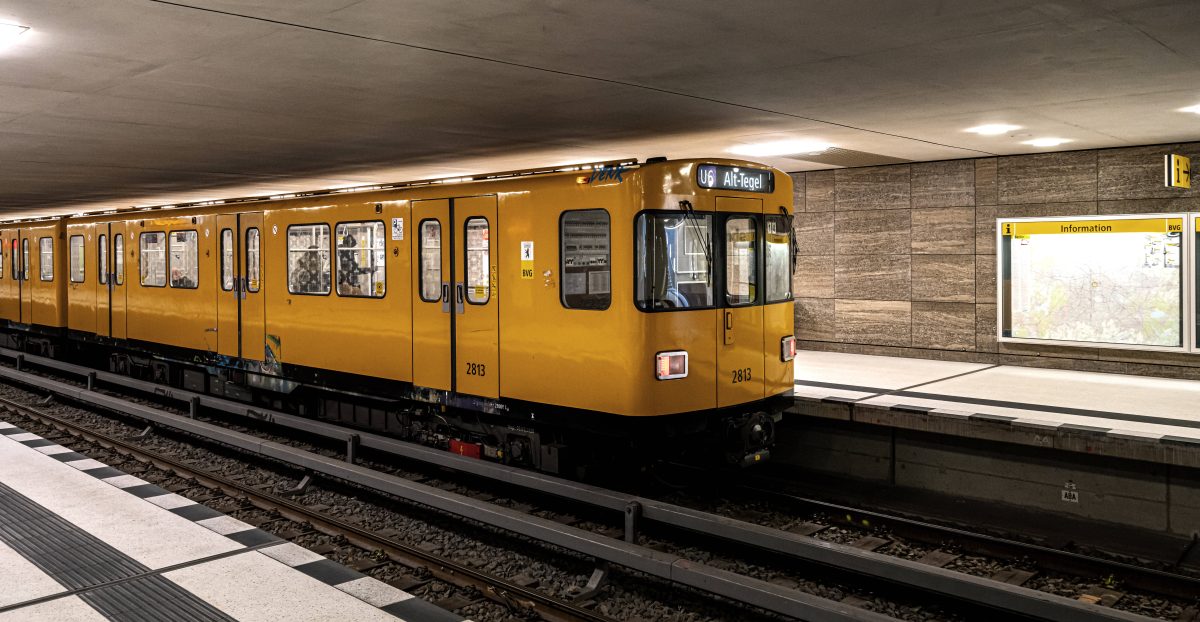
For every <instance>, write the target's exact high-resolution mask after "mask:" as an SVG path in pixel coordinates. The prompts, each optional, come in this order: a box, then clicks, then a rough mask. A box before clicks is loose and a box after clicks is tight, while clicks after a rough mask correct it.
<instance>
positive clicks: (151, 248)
mask: <svg viewBox="0 0 1200 622" xmlns="http://www.w3.org/2000/svg"><path fill="white" fill-rule="evenodd" d="M138 242H139V243H140V244H141V246H142V249H141V266H142V274H141V279H142V285H143V286H144V287H166V285H167V234H165V233H163V232H162V231H148V232H145V233H143V234H142V235H141V236H139V238H138Z"/></svg>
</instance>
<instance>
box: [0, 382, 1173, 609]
mask: <svg viewBox="0 0 1200 622" xmlns="http://www.w3.org/2000/svg"><path fill="white" fill-rule="evenodd" d="M11 371H12V370H9V369H4V370H3V372H4V373H3V374H0V375H5V376H7V377H8V378H9V379H10V380H17V381H18V382H23V383H24V384H27V385H32V386H36V387H39V388H40V389H43V390H50V391H52V392H54V393H57V394H59V395H63V396H65V397H67V398H69V399H72V400H75V401H77V402H80V403H86V404H91V405H92V406H99V407H101V408H105V409H108V410H112V411H115V412H118V413H121V414H122V415H124V416H132V417H135V418H139V419H142V420H145V421H151V422H155V423H156V424H158V425H163V426H166V427H171V428H174V429H177V430H180V431H183V432H185V433H188V434H196V435H201V436H206V437H208V438H210V439H212V440H215V441H216V442H219V443H222V444H224V445H227V446H233V447H237V448H239V449H242V450H244V451H248V452H250V453H254V454H257V455H260V456H263V457H267V458H271V459H274V460H281V461H283V462H286V463H289V464H291V465H292V466H295V467H298V468H304V469H309V470H310V471H313V472H316V473H321V474H324V475H326V476H328V477H331V478H335V479H341V480H344V481H348V482H353V483H355V484H357V485H361V486H366V487H368V488H372V489H375V490H378V491H380V492H383V493H386V494H394V495H397V496H400V497H403V498H406V499H409V500H411V501H415V502H418V503H424V504H427V505H430V506H431V507H435V508H437V509H440V510H442V511H447V512H450V513H452V514H458V515H460V516H469V517H470V518H471V519H472V520H475V521H480V522H483V523H486V524H489V525H493V526H495V527H498V528H501V529H505V530H508V531H512V532H514V533H518V534H521V535H524V536H526V537H531V538H534V539H537V540H541V541H542V542H546V543H549V544H552V545H556V546H560V547H564V548H568V549H571V550H573V551H576V552H577V553H581V554H583V555H589V556H592V557H595V558H596V559H597V560H599V561H601V562H609V563H612V564H614V565H618V566H624V567H626V568H631V569H634V570H636V571H640V572H645V573H647V574H650V575H652V576H658V577H660V578H662V579H666V580H669V581H672V582H675V583H678V584H680V585H686V586H689V587H691V588H695V589H700V590H703V591H708V592H710V593H712V594H715V595H718V596H721V597H723V598H726V599H729V600H734V601H739V602H745V603H749V604H751V605H752V606H757V607H760V608H764V609H766V610H768V611H773V612H775V613H780V614H783V615H786V616H789V617H796V618H801V619H822V620H825V619H828V620H834V619H838V620H861V619H883V618H882V617H880V616H878V615H877V614H874V613H872V612H870V611H866V610H864V609H861V608H858V607H855V606H853V605H854V604H855V601H854V599H853V598H847V599H846V602H842V603H834V602H831V601H829V600H828V599H821V598H814V597H811V596H810V595H807V594H804V593H803V592H800V591H798V590H795V589H791V588H790V587H786V586H781V584H779V583H767V582H764V581H759V580H755V579H753V578H749V577H744V576H739V575H737V574H735V573H731V572H728V571H723V570H720V569H719V568H709V567H705V566H703V565H702V564H697V563H694V562H693V561H691V560H688V559H684V558H680V557H678V556H675V555H669V554H668V555H664V554H663V552H662V551H661V550H660V551H654V550H652V549H646V548H645V547H639V546H637V545H634V544H632V542H634V541H637V540H638V539H639V537H638V536H639V527H640V526H651V525H653V528H654V529H656V530H662V529H668V528H669V529H672V530H680V529H682V530H685V531H687V532H690V533H691V534H700V535H701V537H703V538H713V539H716V540H720V541H722V542H723V543H724V544H726V545H732V546H735V547H747V546H748V547H751V548H752V549H754V550H758V551H764V550H765V551H770V552H771V554H772V555H773V556H776V557H781V558H783V559H784V560H790V561H791V562H792V563H795V562H799V563H803V564H806V565H809V566H810V567H823V568H827V569H834V570H835V571H836V572H838V573H841V574H842V575H844V576H855V577H859V578H862V579H864V580H867V581H869V582H872V583H873V584H876V585H878V586H881V587H882V588H883V589H887V586H890V587H891V588H893V589H897V590H900V591H911V592H912V593H914V594H915V593H920V594H921V595H922V598H925V599H926V600H929V601H932V602H954V603H957V605H956V606H965V607H966V609H965V611H967V612H968V616H967V617H968V618H969V617H971V616H970V615H969V614H978V613H980V612H984V611H988V612H993V613H1000V612H1003V615H1007V616H1008V617H1010V618H1013V619H1018V618H1025V619H1064V618H1068V617H1069V618H1072V619H1081V620H1089V619H1095V620H1145V619H1149V618H1144V617H1142V616H1137V615H1133V614H1129V613H1127V612H1124V611H1120V610H1116V609H1111V608H1108V607H1102V606H1099V605H1097V604H1095V603H1089V602H1081V601H1077V600H1071V599H1066V598H1062V597H1057V596H1053V595H1050V594H1046V593H1041V592H1037V591H1034V590H1029V589H1025V588H1020V587H1018V586H1015V585H1012V584H1011V583H1005V582H1003V581H997V580H991V579H985V578H980V577H972V576H970V575H965V574H962V573H954V572H950V571H946V570H944V569H941V568H938V567H937V566H936V565H934V564H928V563H924V564H922V563H915V562H911V561H909V560H898V559H888V558H887V557H885V556H881V555H878V554H874V553H872V552H871V551H870V550H867V549H864V548H855V547H838V546H829V545H827V544H823V543H820V542H816V541H814V540H813V539H812V538H808V537H807V536H804V535H801V534H799V533H796V532H785V531H782V530H776V529H770V528H767V527H763V526H761V525H755V524H753V523H748V522H744V521H737V520H733V519H730V518H729V517H723V516H715V515H712V514H708V513H704V512H700V511H696V510H692V509H689V508H685V507H681V506H674V505H671V504H666V503H662V502H658V501H655V500H652V499H643V498H636V497H632V496H630V495H627V494H624V493H618V492H614V491H607V490H602V489H596V488H594V487H590V486H586V485H582V484H578V483H575V482H566V481H564V480H559V479H557V478H552V477H547V476H544V475H540V474H537V473H531V472H524V471H519V470H513V469H508V468H507V467H503V466H502V465H495V464H491V463H485V462H481V461H476V460H467V459H462V458H460V457H458V456H454V455H451V454H447V453H445V452H439V451H436V450H429V449H428V448H422V447H419V446H411V445H409V444H407V443H400V442H398V441H395V440H392V439H386V438H383V437H376V436H375V435H371V434H367V433H360V434H353V438H352V440H350V441H349V442H348V443H347V454H348V455H347V458H350V459H351V460H339V459H336V458H332V459H331V458H329V457H327V456H315V455H312V454H309V455H307V456H305V455H303V454H306V453H308V452H302V451H299V450H295V449H292V448H285V447H282V446H278V445H277V444H275V443H272V442H270V441H265V440H262V439H254V438H250V437H248V435H245V434H241V433H237V432H233V431H230V430H228V429H221V428H218V427H217V426H213V425H211V424H206V423H203V422H201V421H197V420H195V419H190V418H187V417H181V416H178V415H173V414H170V413H166V412H164V411H161V410H158V409H154V408H150V407H147V406H144V405H139V404H133V403H130V402H127V401H123V400H120V399H118V398H114V397H112V396H107V395H104V394H102V393H99V392H96V391H91V390H89V388H82V387H79V386H71V385H66V384H64V383H61V382H58V381H55V380H50V379H47V378H42V377H37V376H29V375H27V374H25V375H21V374H13V373H11ZM106 379H107V378H106ZM96 381H97V376H96V375H95V372H89V383H88V384H89V387H92V386H93V385H94V384H95V383H96ZM138 382H140V381H136V380H129V379H124V380H123V381H122V382H120V383H118V384H123V385H126V388H130V387H128V386H127V385H129V384H130V383H138ZM132 388H135V389H140V390H144V389H145V387H132ZM153 393H157V394H158V395H159V397H161V398H164V399H184V400H185V402H186V403H190V404H191V405H192V413H193V414H195V412H196V401H197V400H198V399H200V398H198V397H197V396H195V395H191V394H187V393H186V392H180V391H176V390H165V391H161V390H156V391H153ZM203 399H205V400H208V401H209V403H210V404H211V403H213V402H212V400H214V399H215V398H210V397H205V398H203ZM217 406H221V405H219V404H218V405H217ZM242 408H245V407H244V406H242ZM231 409H235V408H234V407H230V406H228V405H225V406H224V407H219V408H218V409H217V410H222V411H224V412H225V413H227V414H237V413H231ZM242 414H243V416H249V417H250V418H251V420H252V421H264V420H266V419H268V418H269V419H270V420H271V421H272V422H274V423H282V424H284V425H285V426H286V425H287V424H288V423H289V422H290V421H289V418H288V416H287V415H283V414H281V413H279V414H272V415H271V416H270V417H264V416H262V413H261V411H259V412H258V413H257V416H253V415H250V414H249V413H242ZM296 423H297V425H296V427H301V429H303V430H304V431H305V432H307V433H310V434H311V433H316V434H318V435H324V436H326V437H327V438H338V437H339V436H338V435H346V434H348V433H347V431H346V430H344V429H338V430H340V431H338V430H334V429H332V428H334V427H335V426H329V429H326V428H322V427H321V426H327V425H328V424H323V423H321V422H315V421H310V420H305V421H304V422H302V423H301V422H296ZM360 447H363V448H368V449H372V450H375V451H377V452H381V453H384V454H391V455H393V456H400V457H402V458H404V459H406V460H418V461H423V462H426V463H429V464H433V465H437V466H440V467H449V468H453V469H456V470H458V471H460V472H463V473H468V474H470V475H472V476H474V477H482V478H485V479H487V480H491V481H496V482H502V483H503V486H509V487H518V488H523V489H526V490H529V491H536V492H538V493H539V494H550V495H553V496H555V497H558V498H560V499H566V500H570V501H571V502H574V503H577V504H582V505H584V506H590V507H592V508H593V509H599V510H617V511H620V512H621V513H623V514H624V518H625V538H624V540H625V542H622V541H621V540H618V539H615V538H610V537H607V536H604V537H597V536H595V535H594V534H586V533H581V530H578V529H573V528H571V527H570V526H569V525H563V524H559V523H554V522H553V521H546V520H545V519H540V520H539V518H538V517H532V516H528V515H524V516H522V515H521V513H520V512H511V511H505V509H502V508H495V507H484V506H481V505H479V504H478V503H468V502H466V501H464V500H463V499H460V498H454V497H452V496H451V494H450V493H446V492H444V491H433V490H428V489H427V488H428V487H422V486H421V485H420V484H415V483H412V482H407V483H401V482H397V481H393V480H394V479H395V478H391V479H389V478H388V476H386V475H385V474H380V473H378V472H375V471H370V470H367V469H362V468H361V467H357V465H354V464H352V462H353V458H354V453H355V452H356V451H358V450H359V449H358V448H360ZM949 617H950V618H951V619H953V618H955V617H956V616H955V615H954V614H951V615H950V616H949Z"/></svg>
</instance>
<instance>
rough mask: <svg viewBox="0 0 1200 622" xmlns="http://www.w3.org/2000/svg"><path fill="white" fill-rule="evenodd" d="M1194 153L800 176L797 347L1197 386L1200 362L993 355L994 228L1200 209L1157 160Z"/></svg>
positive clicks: (1088, 154)
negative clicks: (1016, 220)
mask: <svg viewBox="0 0 1200 622" xmlns="http://www.w3.org/2000/svg"><path fill="white" fill-rule="evenodd" d="M1168 153H1182V154H1185V155H1189V156H1191V157H1192V158H1193V159H1194V160H1195V161H1200V143H1187V144H1179V145H1159V146H1148V147H1132V148H1125V149H1106V150H1093V151H1069V152H1058V153H1045V154H1033V155H1021V156H1004V157H998V158H981V159H974V160H951V161H945V162H926V163H919V164H897V165H891V166H876V167H868V168H856V169H837V170H828V171H813V172H808V173H795V174H793V175H792V178H793V179H794V181H795V188H796V191H795V210H796V221H795V229H796V236H797V241H798V247H797V253H798V257H797V264H796V276H795V283H794V286H795V293H796V337H797V339H798V340H800V341H801V342H802V343H801V346H802V347H803V348H806V349H810V350H835V351H843V352H858V353H864V354H883V355H891V356H915V357H922V358H939V359H951V360H964V361H978V362H992V363H1005V364H1017V365H1037V366H1052V367H1062V368H1072V369H1085V370H1093V371H1108V372H1119V373H1133V374H1146V375H1158V376H1169V377H1181V378H1195V379H1200V354H1196V355H1184V354H1161V353H1149V352H1138V351H1130V350H1112V349H1104V348H1087V347H1083V348H1068V347H1053V346H1029V345H1016V344H999V343H997V341H996V336H995V335H996V257H995V252H996V219H997V218H1007V217H1031V216H1074V215H1085V214H1139V213H1140V214H1146V213H1154V212H1200V184H1197V187H1195V188H1193V189H1191V190H1186V191H1185V190H1179V189H1172V188H1167V187H1165V186H1164V184H1163V156H1164V155H1165V154H1168Z"/></svg>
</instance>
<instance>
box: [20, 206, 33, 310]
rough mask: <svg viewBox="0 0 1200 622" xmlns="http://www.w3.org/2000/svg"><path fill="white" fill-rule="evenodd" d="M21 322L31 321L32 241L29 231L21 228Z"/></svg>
mask: <svg viewBox="0 0 1200 622" xmlns="http://www.w3.org/2000/svg"><path fill="white" fill-rule="evenodd" d="M19 234H20V235H19V237H20V238H21V322H22V323H24V324H32V323H33V284H32V283H30V282H29V279H31V278H33V264H32V263H31V262H32V257H33V241H32V240H30V239H29V231H27V230H25V229H21V230H20V232H19Z"/></svg>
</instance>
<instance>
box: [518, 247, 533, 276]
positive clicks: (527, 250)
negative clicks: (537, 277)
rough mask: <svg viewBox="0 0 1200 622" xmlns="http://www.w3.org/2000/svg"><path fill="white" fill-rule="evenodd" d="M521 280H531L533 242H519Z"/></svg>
mask: <svg viewBox="0 0 1200 622" xmlns="http://www.w3.org/2000/svg"><path fill="white" fill-rule="evenodd" d="M521 278H523V279H532V278H533V241H532V240H523V241H522V242H521Z"/></svg>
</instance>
